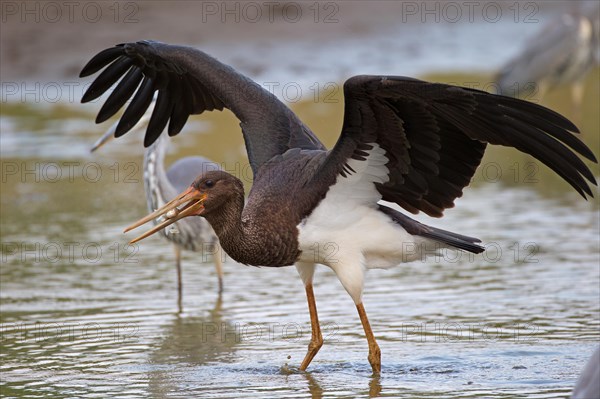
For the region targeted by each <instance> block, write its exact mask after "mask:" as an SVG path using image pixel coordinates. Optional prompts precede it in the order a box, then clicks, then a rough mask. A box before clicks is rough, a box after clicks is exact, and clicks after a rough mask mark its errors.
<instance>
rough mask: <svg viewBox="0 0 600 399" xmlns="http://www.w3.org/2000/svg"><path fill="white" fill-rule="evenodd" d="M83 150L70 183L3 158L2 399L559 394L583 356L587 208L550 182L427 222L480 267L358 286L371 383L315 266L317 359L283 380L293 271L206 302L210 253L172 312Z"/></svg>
mask: <svg viewBox="0 0 600 399" xmlns="http://www.w3.org/2000/svg"><path fill="white" fill-rule="evenodd" d="M70 123H72V122H70ZM31 134H32V135H34V136H35V135H36V134H39V132H37V133H36V132H32V133H31ZM204 139H206V138H205V137H203V136H202V135H196V137H195V138H193V139H192V138H188V139H187V140H195V141H196V145H198V144H199V143H203V144H205V143H204V141H203V140H204ZM24 140H25V141H26V140H27V139H24ZM92 141H93V140H92V139H91V137H90V133H88V132H80V133H79V134H76V135H74V136H72V137H71V141H70V147H71V150H72V151H74V152H77V153H78V154H79V156H78V157H77V158H74V159H73V158H71V159H70V160H71V161H72V162H77V163H78V164H76V165H75V164H74V165H73V166H71V167H70V168H71V169H69V166H68V164H67V166H65V162H69V160H68V159H67V158H68V157H65V158H64V159H63V158H61V157H58V158H54V159H50V158H47V157H40V158H37V157H36V152H35V151H34V150H31V151H29V152H28V151H27V150H26V148H27V147H22V146H20V148H25V149H24V150H23V151H24V152H23V153H22V154H17V155H15V154H13V155H12V156H11V157H5V158H4V159H3V166H4V177H5V179H6V181H5V182H4V183H3V187H2V213H1V216H2V267H1V269H0V277H1V282H2V290H1V294H0V295H1V300H2V313H1V316H2V322H1V328H2V330H1V331H2V336H1V345H2V347H1V352H0V353H1V357H2V366H1V367H2V383H3V384H2V394H3V395H5V396H6V397H22V396H27V397H43V396H46V397H47V396H51V397H107V396H108V395H115V394H117V393H118V395H119V397H148V396H151V397H171V396H172V397H190V396H192V395H201V396H202V397H264V396H269V397H286V398H287V397H316V398H319V397H348V398H351V397H367V396H377V395H381V396H390V397H398V396H405V397H414V396H419V397H441V396H443V397H497V398H501V397H511V398H512V397H530V398H534V397H535V398H543V397H548V398H550V397H561V396H563V397H564V396H566V395H567V394H568V392H569V391H570V390H571V389H572V386H573V385H574V383H575V380H576V377H577V375H578V372H579V370H580V369H581V367H582V365H583V363H584V362H585V360H586V358H587V357H588V356H589V355H590V354H591V352H592V350H593V348H594V347H595V346H596V345H597V343H598V340H599V333H598V329H599V327H600V322H599V311H600V304H599V295H600V287H599V284H598V282H599V281H600V275H599V274H600V273H599V267H598V264H599V254H598V247H599V243H598V237H599V233H600V229H599V223H598V212H597V203H596V202H594V201H592V202H585V201H583V200H582V199H581V198H579V197H577V195H576V194H574V193H572V192H570V191H569V190H568V189H565V188H564V187H563V186H562V185H560V184H559V185H556V184H554V183H553V181H551V180H549V181H548V185H549V186H555V189H554V190H551V191H550V192H549V193H548V192H547V191H546V190H540V189H541V188H542V187H543V186H545V184H544V180H543V179H542V178H543V177H544V176H541V177H540V179H541V180H540V181H538V183H537V184H529V185H528V184H521V185H509V184H505V183H502V182H495V184H493V183H490V182H488V184H477V185H476V186H475V187H474V188H471V189H468V190H467V192H466V194H465V196H464V198H462V199H461V200H459V201H458V204H457V208H456V209H455V210H451V211H449V212H448V213H447V216H446V217H445V218H443V219H440V220H434V221H431V220H429V223H431V224H434V225H436V226H440V227H443V228H449V229H453V230H455V231H460V232H462V233H465V234H470V235H474V236H478V237H480V238H482V239H483V241H484V243H486V245H487V246H488V248H489V251H488V252H486V255H484V256H468V255H466V254H462V255H457V256H456V257H455V255H452V254H447V255H446V256H444V257H443V258H441V259H429V260H428V261H422V262H421V261H419V262H415V263H412V264H408V265H404V266H402V267H399V268H396V269H392V270H372V271H370V272H369V274H368V279H367V283H366V288H365V297H364V302H365V306H366V308H367V311H368V314H369V316H370V319H371V322H372V325H373V329H374V331H375V333H376V336H377V338H378V341H379V344H380V346H381V349H382V353H383V355H382V359H383V374H382V377H381V378H380V379H373V378H372V377H371V376H370V374H371V373H370V367H369V364H368V362H367V360H366V355H367V346H366V342H365V340H364V338H363V335H362V329H361V327H360V323H359V320H358V317H357V315H356V313H355V309H354V306H353V304H352V301H351V300H350V298H349V297H348V296H347V294H346V293H345V292H344V290H343V288H342V287H341V286H340V284H339V283H338V282H337V279H336V278H335V276H334V275H333V273H332V272H331V271H330V270H328V269H326V268H321V269H320V270H319V271H318V274H317V277H316V285H315V290H316V296H317V304H318V307H319V312H320V318H321V321H322V323H323V328H324V337H325V345H324V346H323V348H322V350H321V352H320V353H319V354H318V355H317V357H316V358H315V360H314V361H313V364H312V365H311V367H310V372H308V373H302V372H299V371H298V369H297V367H298V365H299V363H300V361H301V360H302V358H303V355H304V353H305V349H306V345H307V343H308V340H309V339H310V325H309V321H308V314H307V309H306V302H305V298H304V292H303V288H302V284H301V283H300V280H299V278H298V277H297V276H296V272H295V270H294V269H293V268H282V269H269V268H253V267H245V266H241V265H237V264H235V263H233V262H231V261H229V260H226V263H225V273H226V275H225V292H224V293H223V295H222V296H221V297H219V296H218V295H217V289H216V276H215V271H214V268H213V266H212V262H211V259H210V256H205V259H202V256H201V255H196V254H191V253H187V254H186V256H185V259H184V300H183V312H182V313H178V310H177V305H176V285H175V271H174V267H173V253H172V249H171V246H170V244H168V243H166V242H164V241H162V240H161V239H160V238H158V237H152V238H150V239H148V240H147V242H143V243H142V244H141V245H140V246H139V247H138V246H135V247H128V246H126V241H127V240H126V237H125V236H123V235H122V234H121V230H122V228H123V226H125V225H126V224H128V222H130V221H132V220H135V219H136V218H138V217H139V216H140V215H142V214H144V213H145V209H144V200H143V197H142V195H143V192H142V190H143V188H142V185H141V182H139V180H140V175H139V161H140V160H139V157H133V158H132V157H131V156H126V157H125V156H123V157H116V158H111V157H110V156H108V155H106V154H107V153H108V151H106V152H105V154H104V155H103V154H100V155H98V156H91V155H88V154H86V153H84V152H82V151H80V150H78V148H84V147H86V145H88V144H89V143H91V142H92ZM126 141H127V140H126ZM130 141H131V140H130ZM131 144H132V147H133V146H134V145H137V143H135V142H132V143H131ZM115 147H116V146H115ZM125 148H128V146H125ZM120 151H122V150H120ZM120 151H117V152H120ZM18 155H21V156H18ZM132 160H133V161H135V162H134V163H132ZM52 165H54V166H52ZM12 167H16V168H17V169H18V170H17V172H14V174H13V172H11V171H12V170H13V169H8V168H12ZM53 168H54V169H53ZM136 168H137V169H136ZM59 170H60V172H57V171H59ZM34 171H35V172H37V174H35V173H33V172H34ZM9 172H10V173H9ZM28 172H29V173H28ZM94 172H95V173H94ZM53 173H54V174H53ZM59 173H60V174H61V176H60V178H57V176H58V174H59ZM36 180H37V182H36ZM421 220H427V218H421Z"/></svg>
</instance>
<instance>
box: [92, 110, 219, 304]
mask: <svg viewBox="0 0 600 399" xmlns="http://www.w3.org/2000/svg"><path fill="white" fill-rule="evenodd" d="M152 109H153V106H152V105H151V107H150V108H149V111H150V112H149V113H148V114H146V115H144V116H143V117H142V118H141V119H140V120H139V122H138V123H136V125H135V126H134V127H133V130H138V129H142V128H143V127H144V126H146V125H147V124H148V122H149V120H150V117H149V115H150V113H151V111H152ZM116 127H117V124H116V123H115V124H113V125H112V127H111V128H110V129H109V130H108V131H107V132H106V133H105V134H104V135H103V136H102V137H101V138H100V139H98V141H96V143H94V146H93V147H92V149H91V151H92V152H94V151H96V150H97V149H98V148H100V147H102V146H103V145H104V144H106V143H107V142H108V141H110V140H111V139H112V138H113V137H114V134H115V129H116ZM168 147H169V137H168V136H167V135H161V136H160V137H158V139H157V140H156V141H155V142H154V143H153V144H152V145H150V146H149V147H148V148H147V149H146V151H145V152H144V166H143V170H144V191H145V193H146V204H147V205H148V209H149V210H150V211H151V212H152V211H154V210H156V209H158V208H160V207H162V206H164V205H165V204H166V203H167V202H169V201H170V200H171V199H173V198H174V197H175V196H176V195H177V194H178V193H179V192H181V191H182V190H184V189H185V188H187V187H188V186H189V185H190V184H191V183H192V182H193V180H194V178H195V177H196V175H197V174H198V173H202V172H203V171H208V170H219V169H220V168H219V165H218V164H216V163H215V162H212V161H210V160H209V159H206V158H204V157H200V156H195V157H185V158H180V159H178V160H177V161H175V162H174V163H173V164H172V165H171V166H170V167H169V169H168V170H165V160H164V158H165V154H166V152H167V149H168ZM161 235H162V236H163V237H165V238H166V239H167V240H169V241H170V242H172V243H173V248H174V250H175V268H176V270H177V304H178V307H179V310H180V311H181V310H182V291H183V283H182V272H181V251H182V250H188V251H192V252H195V253H203V254H205V253H208V254H211V255H212V259H213V262H214V264H215V270H216V272H217V277H218V284H219V288H218V289H219V294H220V293H221V292H222V291H223V266H222V252H221V246H220V245H219V241H218V238H217V236H216V235H215V233H214V231H213V229H212V227H211V226H210V224H208V223H207V222H206V221H205V220H204V219H202V218H188V219H185V220H181V221H179V222H178V223H177V224H175V225H174V226H173V228H172V229H167V230H164V231H161Z"/></svg>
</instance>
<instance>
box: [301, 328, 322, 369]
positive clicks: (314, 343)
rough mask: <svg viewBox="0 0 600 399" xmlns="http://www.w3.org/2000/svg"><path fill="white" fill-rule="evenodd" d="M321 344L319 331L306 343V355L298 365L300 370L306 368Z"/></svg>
mask: <svg viewBox="0 0 600 399" xmlns="http://www.w3.org/2000/svg"><path fill="white" fill-rule="evenodd" d="M322 346H323V337H322V336H321V334H320V333H319V335H318V336H317V337H313V339H311V341H310V343H309V344H308V352H306V356H304V360H303V361H302V364H301V365H300V370H303V371H304V370H306V368H307V367H308V365H309V364H310V362H312V360H313V358H314V357H315V356H316V355H317V353H318V352H319V349H321V347H322Z"/></svg>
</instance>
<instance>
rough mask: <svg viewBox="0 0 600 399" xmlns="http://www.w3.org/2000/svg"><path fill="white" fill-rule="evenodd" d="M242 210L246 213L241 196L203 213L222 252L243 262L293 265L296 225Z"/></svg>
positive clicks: (261, 264)
mask: <svg viewBox="0 0 600 399" xmlns="http://www.w3.org/2000/svg"><path fill="white" fill-rule="evenodd" d="M250 212H251V210H250ZM245 213H248V212H245V210H244V197H243V195H241V196H240V197H238V198H236V199H235V200H234V201H231V202H229V203H227V204H225V205H223V206H222V207H221V209H219V210H217V211H215V212H211V213H210V214H207V215H205V218H206V220H207V221H208V222H209V223H210V224H211V226H212V227H213V229H214V231H215V233H216V234H217V237H219V242H220V244H221V247H222V248H223V249H224V250H225V252H226V253H227V254H228V255H229V256H231V258H233V259H234V260H235V261H237V262H239V263H243V264H246V265H252V266H273V267H278V266H287V265H292V264H294V262H295V261H296V260H297V259H298V256H299V251H298V243H297V232H296V229H295V226H293V230H292V229H289V228H288V229H286V228H285V226H279V225H278V224H277V221H276V220H275V221H274V220H271V219H269V217H268V216H266V215H267V214H266V213H263V214H262V215H263V217H260V216H258V217H257V216H256V215H245ZM287 230H291V231H287Z"/></svg>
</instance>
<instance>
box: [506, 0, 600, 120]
mask: <svg viewBox="0 0 600 399" xmlns="http://www.w3.org/2000/svg"><path fill="white" fill-rule="evenodd" d="M581 8H582V7H577V6H573V7H572V8H571V10H570V11H569V12H565V13H563V14H561V15H560V16H558V17H557V18H555V19H553V20H552V21H551V22H549V23H548V24H546V25H545V26H544V28H543V29H542V30H541V31H540V32H539V33H538V34H537V35H535V36H534V37H532V38H531V39H529V40H528V41H527V42H526V43H525V45H524V47H523V49H522V51H521V52H520V53H519V54H518V55H517V56H516V57H515V58H513V59H512V60H511V61H510V62H508V63H507V64H506V65H504V66H503V67H502V68H501V70H500V72H499V73H498V75H497V76H496V83H497V84H498V93H497V94H502V95H505V96H512V97H524V98H525V99H529V100H535V101H536V102H540V101H541V100H542V98H543V96H544V95H545V94H546V93H547V92H548V90H550V89H552V88H554V87H556V86H559V85H563V84H570V85H571V101H572V106H573V110H574V111H573V113H574V117H575V118H576V119H578V118H579V119H580V114H581V105H582V100H583V94H584V79H585V77H586V75H587V74H588V72H589V71H590V70H591V69H592V68H593V67H594V66H595V65H598V63H599V62H600V59H599V57H600V55H599V49H598V46H599V37H598V35H599V30H600V29H599V24H600V23H599V21H598V13H599V11H600V7H599V6H598V5H597V4H595V7H593V10H589V9H588V10H587V12H586V15H584V12H582V11H586V10H581Z"/></svg>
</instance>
